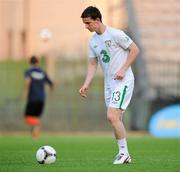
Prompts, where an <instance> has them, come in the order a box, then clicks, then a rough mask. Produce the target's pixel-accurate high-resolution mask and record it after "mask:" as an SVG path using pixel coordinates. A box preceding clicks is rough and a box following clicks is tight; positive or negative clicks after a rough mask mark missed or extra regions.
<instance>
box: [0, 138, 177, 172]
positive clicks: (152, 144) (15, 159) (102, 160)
mask: <svg viewBox="0 0 180 172" xmlns="http://www.w3.org/2000/svg"><path fill="white" fill-rule="evenodd" d="M128 141H129V142H128V143H129V150H130V152H131V155H132V158H133V163H132V164H128V165H121V166H119V165H112V161H113V159H114V156H115V154H116V153H117V145H116V142H115V140H114V139H113V137H110V136H97V135H96V136H94V135H93V136H91V135H90V136H79V135H78V136H76V135H74V136H59V137H58V136H48V135H45V136H42V137H41V138H40V139H39V140H38V141H32V140H31V139H30V138H29V137H28V136H11V137H10V136H0V171H1V172H3V171H4V172H26V171H27V172H36V171H37V172H41V171H42V172H46V171H48V172H56V171H57V172H116V171H117V172H118V171H123V172H140V171H142V172H179V171H180V140H178V139H155V138H152V137H147V136H145V137H131V138H129V140H128ZM42 145H51V146H52V147H54V148H55V149H56V151H57V157H58V158H57V161H56V162H55V163H54V164H52V165H41V164H38V163H37V162H36V160H35V153H36V150H37V149H38V148H39V147H40V146H42Z"/></svg>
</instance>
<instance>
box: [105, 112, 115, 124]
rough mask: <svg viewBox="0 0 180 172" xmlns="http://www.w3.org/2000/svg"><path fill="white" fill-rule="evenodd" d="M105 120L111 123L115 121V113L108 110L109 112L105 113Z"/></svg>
mask: <svg viewBox="0 0 180 172" xmlns="http://www.w3.org/2000/svg"><path fill="white" fill-rule="evenodd" d="M107 120H108V121H109V122H110V123H111V124H113V123H115V122H116V121H117V118H116V116H115V114H114V113H113V112H111V111H109V112H108V113H107Z"/></svg>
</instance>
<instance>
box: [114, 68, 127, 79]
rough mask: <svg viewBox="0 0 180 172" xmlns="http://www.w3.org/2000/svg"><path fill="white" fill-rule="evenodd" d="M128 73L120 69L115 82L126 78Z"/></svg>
mask: <svg viewBox="0 0 180 172" xmlns="http://www.w3.org/2000/svg"><path fill="white" fill-rule="evenodd" d="M125 73H126V71H125V70H123V69H120V70H119V71H118V72H117V73H116V74H115V76H114V80H122V79H123V78H124V76H125Z"/></svg>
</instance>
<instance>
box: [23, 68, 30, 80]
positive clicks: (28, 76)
mask: <svg viewBox="0 0 180 172" xmlns="http://www.w3.org/2000/svg"><path fill="white" fill-rule="evenodd" d="M30 77H31V73H30V71H29V70H26V71H25V72H24V78H25V79H26V78H30Z"/></svg>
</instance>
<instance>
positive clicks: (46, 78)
mask: <svg viewBox="0 0 180 172" xmlns="http://www.w3.org/2000/svg"><path fill="white" fill-rule="evenodd" d="M45 81H46V82H47V83H48V85H49V87H50V88H51V90H53V88H54V83H53V82H52V81H51V79H50V78H49V76H48V75H47V73H45Z"/></svg>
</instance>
